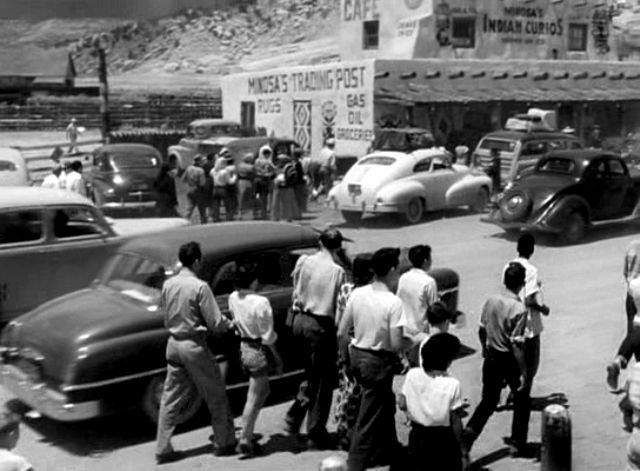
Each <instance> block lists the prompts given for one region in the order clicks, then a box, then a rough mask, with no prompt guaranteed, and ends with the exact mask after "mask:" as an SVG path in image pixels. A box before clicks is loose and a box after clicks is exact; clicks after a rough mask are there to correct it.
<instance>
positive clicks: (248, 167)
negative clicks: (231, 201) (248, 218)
mask: <svg viewBox="0 0 640 471" xmlns="http://www.w3.org/2000/svg"><path fill="white" fill-rule="evenodd" d="M254 160H255V159H254V154H253V152H248V153H246V154H245V155H244V157H242V161H241V162H240V163H239V164H238V166H237V171H236V175H237V176H238V180H237V185H238V219H242V215H243V212H244V208H245V204H246V203H249V205H250V207H252V208H253V207H255V192H254V189H253V180H254V179H255V177H256V172H255V167H254V165H253V161H254Z"/></svg>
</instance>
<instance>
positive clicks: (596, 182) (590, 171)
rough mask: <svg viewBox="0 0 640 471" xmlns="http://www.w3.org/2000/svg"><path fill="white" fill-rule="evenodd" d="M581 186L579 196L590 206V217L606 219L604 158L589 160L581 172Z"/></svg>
mask: <svg viewBox="0 0 640 471" xmlns="http://www.w3.org/2000/svg"><path fill="white" fill-rule="evenodd" d="M581 187H582V188H581V191H580V193H581V196H582V197H583V198H585V199H586V200H587V201H588V203H589V206H590V207H591V215H592V219H593V220H596V221H597V220H602V219H607V217H608V207H607V204H608V193H607V162H606V160H605V159H604V158H601V157H600V158H596V159H593V160H592V161H591V163H590V164H589V166H588V167H587V168H586V169H585V170H584V172H583V174H582V182H581Z"/></svg>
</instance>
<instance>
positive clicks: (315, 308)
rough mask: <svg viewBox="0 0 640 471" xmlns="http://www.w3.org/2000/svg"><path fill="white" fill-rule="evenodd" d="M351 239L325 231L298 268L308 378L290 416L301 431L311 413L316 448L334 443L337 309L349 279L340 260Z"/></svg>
mask: <svg viewBox="0 0 640 471" xmlns="http://www.w3.org/2000/svg"><path fill="white" fill-rule="evenodd" d="M343 240H348V239H345V238H344V237H343V236H342V234H341V233H340V231H338V230H335V229H328V230H325V231H324V232H323V233H322V234H320V250H319V251H318V252H317V253H315V254H314V255H310V256H308V257H305V256H304V255H303V256H302V257H300V259H299V260H298V262H297V263H296V266H295V268H294V270H293V274H292V277H293V295H292V302H293V305H294V307H295V308H296V309H297V311H298V312H297V314H296V315H295V317H294V318H293V326H292V327H293V335H294V336H295V337H296V338H297V340H298V342H299V344H300V347H301V348H302V349H303V350H302V351H301V352H300V355H304V356H305V357H306V368H305V370H306V371H305V380H304V381H303V383H302V384H301V385H300V389H299V393H298V395H297V397H296V400H295V401H294V402H293V404H292V405H291V407H290V408H289V411H288V412H287V416H286V418H285V422H286V426H287V430H288V432H289V433H292V434H293V433H297V432H298V430H299V429H300V425H301V424H302V421H303V419H304V417H305V415H307V437H308V445H309V447H310V448H317V449H323V448H328V447H329V446H330V443H329V442H330V440H329V434H328V432H327V420H328V419H329V412H330V410H331V401H332V399H333V390H334V388H335V387H336V385H337V379H338V371H337V357H336V356H337V345H336V325H335V314H336V308H337V298H338V294H339V292H340V287H341V286H342V284H343V283H344V282H345V281H346V274H345V271H344V269H343V268H342V267H341V266H340V265H338V264H337V263H336V262H335V259H336V258H337V253H338V251H339V250H340V249H341V247H342V241H343Z"/></svg>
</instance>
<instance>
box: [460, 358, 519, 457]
mask: <svg viewBox="0 0 640 471" xmlns="http://www.w3.org/2000/svg"><path fill="white" fill-rule="evenodd" d="M505 381H506V383H507V384H508V385H509V387H510V388H511V391H512V392H513V419H512V422H511V439H512V440H513V441H514V442H516V443H518V444H522V445H524V444H526V443H527V435H528V432H529V416H530V414H531V399H530V397H529V390H530V385H529V386H527V387H525V388H524V389H522V390H521V391H518V387H519V386H520V369H519V368H518V364H517V362H516V359H515V357H514V356H513V354H512V353H511V352H500V351H497V350H493V349H487V353H486V355H485V359H484V362H483V364H482V398H481V400H480V404H478V406H477V407H476V410H475V411H474V412H473V416H472V417H471V419H469V422H467V426H466V429H465V432H464V435H465V439H466V440H467V441H468V444H469V445H471V444H472V443H473V442H474V441H475V440H476V439H477V438H478V436H479V435H480V434H481V433H482V429H483V428H484V426H485V425H486V423H487V421H488V420H489V417H491V415H492V414H493V413H494V412H495V410H496V406H497V405H498V402H499V401H500V392H501V391H502V387H503V384H504V382H505Z"/></svg>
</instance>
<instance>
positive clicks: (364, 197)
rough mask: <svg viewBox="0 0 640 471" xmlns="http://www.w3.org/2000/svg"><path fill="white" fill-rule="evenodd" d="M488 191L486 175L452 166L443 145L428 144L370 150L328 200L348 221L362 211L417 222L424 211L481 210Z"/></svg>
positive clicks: (333, 189) (455, 165)
mask: <svg viewBox="0 0 640 471" xmlns="http://www.w3.org/2000/svg"><path fill="white" fill-rule="evenodd" d="M490 192H491V179H490V178H489V177H488V176H487V175H486V174H484V173H475V172H474V171H473V170H471V169H470V168H469V167H467V166H466V165H458V164H452V163H451V158H450V155H449V153H448V152H447V151H446V150H445V149H443V148H430V149H419V150H414V151H413V152H409V153H405V152H399V151H374V152H373V153H371V154H368V155H366V156H364V157H363V158H362V159H360V160H359V161H358V162H356V163H355V164H354V165H353V166H352V167H351V168H350V169H349V170H348V171H347V173H346V174H345V176H344V178H343V179H342V181H341V182H340V183H339V184H338V185H336V186H335V187H334V188H332V189H331V191H330V192H329V196H328V199H329V202H330V204H331V205H333V207H334V208H336V209H338V210H340V211H341V212H342V216H343V218H344V219H345V220H346V221H347V222H357V221H359V220H360V219H361V218H362V215H363V214H365V213H372V214H379V213H397V214H401V215H403V216H404V219H405V220H406V222H408V223H409V224H415V223H417V222H419V221H420V220H421V219H422V216H423V213H424V212H425V211H434V210H440V209H446V208H454V207H457V206H469V207H470V208H471V209H472V210H474V211H476V212H481V211H483V210H484V208H485V206H486V205H487V203H488V202H489V195H490Z"/></svg>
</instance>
